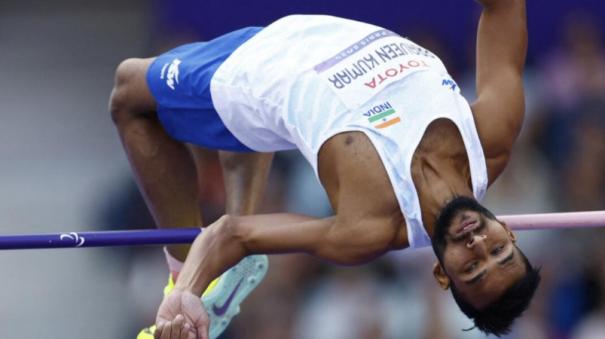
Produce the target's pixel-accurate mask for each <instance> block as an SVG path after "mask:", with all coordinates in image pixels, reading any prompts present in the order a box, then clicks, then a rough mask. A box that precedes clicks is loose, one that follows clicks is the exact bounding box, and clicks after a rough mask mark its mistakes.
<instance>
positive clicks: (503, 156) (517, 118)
mask: <svg viewBox="0 0 605 339" xmlns="http://www.w3.org/2000/svg"><path fill="white" fill-rule="evenodd" d="M478 1H479V2H480V3H481V4H482V5H483V12H482V13H481V18H480V20H479V27H478V31H477V100H476V102H474V103H473V104H472V110H473V114H474V117H475V121H476V123H477V129H478V132H479V137H480V139H481V143H482V145H483V150H484V152H485V157H486V159H487V168H488V175H489V182H490V184H491V183H492V182H493V181H494V180H495V179H496V178H497V177H498V176H499V175H500V173H501V172H502V171H503V170H504V167H505V166H506V163H507V162H508V159H509V156H510V153H511V150H512V146H513V143H514V142H515V139H516V138H517V136H518V134H519V131H520V129H521V125H522V122H523V116H524V112H525V98H524V94H523V80H522V74H523V67H524V64H525V55H526V53H527V25H526V15H525V0H478Z"/></svg>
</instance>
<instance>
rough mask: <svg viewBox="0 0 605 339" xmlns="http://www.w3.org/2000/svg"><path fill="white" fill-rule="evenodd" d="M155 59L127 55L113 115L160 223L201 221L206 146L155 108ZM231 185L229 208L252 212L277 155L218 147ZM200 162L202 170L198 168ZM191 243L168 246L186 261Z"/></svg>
mask: <svg viewBox="0 0 605 339" xmlns="http://www.w3.org/2000/svg"><path fill="white" fill-rule="evenodd" d="M152 61H153V59H128V60H126V61H124V62H122V63H121V64H120V66H119V67H118V69H117V71H116V82H115V87H114V89H113V91H112V95H111V99H110V110H111V114H112V118H113V120H114V122H115V125H116V127H117V129H118V132H119V134H120V138H121V140H122V144H123V145H124V149H125V150H126V153H127V155H128V158H129V160H130V164H131V166H132V168H133V171H134V174H135V178H136V180H137V184H138V186H139V189H140V190H141V192H142V194H143V196H144V198H145V201H146V203H147V206H148V208H149V209H150V211H151V213H152V215H153V218H154V220H155V223H156V225H157V226H158V227H160V228H165V227H166V228H168V227H193V226H202V216H201V212H200V208H199V199H198V198H199V196H198V194H199V193H198V187H199V185H196V183H197V180H198V175H197V173H204V166H205V162H204V152H208V151H204V150H203V149H202V148H200V147H196V146H191V145H189V146H186V145H185V144H183V143H181V142H178V141H176V140H174V139H172V138H171V137H170V136H169V135H168V134H167V133H166V132H165V131H164V129H163V128H162V126H161V124H160V122H159V120H158V118H157V115H156V113H155V107H156V103H155V100H154V99H153V96H152V95H151V93H150V91H149V89H148V87H147V83H146V79H145V75H146V72H147V68H148V67H149V65H150V64H151V62H152ZM219 158H220V161H221V165H222V168H223V176H224V181H225V188H226V193H227V194H226V196H227V201H226V211H227V213H229V214H251V213H253V212H254V211H255V210H256V209H257V208H258V206H259V205H260V203H261V201H262V194H263V192H264V187H265V183H266V179H267V174H268V171H269V168H270V164H271V160H272V154H265V153H236V152H226V151H221V152H219ZM196 167H197V170H196ZM188 250H189V246H188V245H173V246H169V247H168V251H169V253H170V254H171V255H172V256H173V257H175V258H176V259H179V260H181V261H184V259H185V258H186V256H187V252H188Z"/></svg>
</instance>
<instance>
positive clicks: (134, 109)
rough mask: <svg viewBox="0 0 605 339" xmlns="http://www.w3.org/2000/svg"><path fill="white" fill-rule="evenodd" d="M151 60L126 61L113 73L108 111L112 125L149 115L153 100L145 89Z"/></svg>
mask: <svg viewBox="0 0 605 339" xmlns="http://www.w3.org/2000/svg"><path fill="white" fill-rule="evenodd" d="M152 60H153V59H152V58H151V59H135V58H131V59H126V60H124V61H122V62H121V63H120V64H119V65H118V67H117V69H116V72H115V82H114V87H113V90H112V91H111V97H110V99H109V111H110V112H111V117H112V119H113V121H114V123H116V124H119V123H120V122H121V121H124V120H125V119H131V118H133V117H137V116H140V115H142V114H144V113H149V112H150V111H153V110H154V109H155V100H154V99H153V96H152V95H151V92H150V91H149V88H148V87H147V81H146V74H147V68H148V67H149V65H150V64H151V62H152Z"/></svg>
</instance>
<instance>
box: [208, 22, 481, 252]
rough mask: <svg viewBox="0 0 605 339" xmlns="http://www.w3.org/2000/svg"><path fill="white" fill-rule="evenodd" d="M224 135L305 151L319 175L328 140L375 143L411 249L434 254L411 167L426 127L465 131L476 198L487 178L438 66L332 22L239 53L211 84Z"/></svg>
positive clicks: (283, 30) (454, 91) (395, 43)
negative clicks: (350, 134) (447, 123)
mask: <svg viewBox="0 0 605 339" xmlns="http://www.w3.org/2000/svg"><path fill="white" fill-rule="evenodd" d="M211 94H212V101H213V104H214V107H215V108H216V111H217V112H218V114H219V115H220V117H221V119H222V120H223V122H224V124H225V126H227V128H228V129H229V130H230V131H231V132H232V133H233V135H235V137H236V138H237V139H238V140H240V141H241V142H242V143H243V144H245V145H246V146H247V147H249V148H250V149H252V150H256V151H262V152H267V151H278V150H285V149H293V148H298V149H299V150H300V151H301V152H302V154H303V155H304V156H305V158H306V159H307V160H308V161H309V163H310V164H311V166H312V167H313V169H314V170H315V173H316V174H317V156H318V152H319V149H320V147H321V146H322V144H323V143H324V142H325V141H326V140H327V139H329V138H330V137H332V136H334V135H336V134H338V133H342V132H346V131H360V132H363V133H364V134H365V135H367V136H368V138H369V139H370V140H371V142H372V144H373V145H374V147H375V148H376V150H377V152H378V154H379V156H380V159H381V161H382V163H383V164H384V167H385V169H386V172H387V174H388V176H389V180H390V182H391V184H392V186H393V190H394V192H395V195H396V197H397V200H398V203H399V206H400V208H401V211H402V213H403V215H404V217H405V220H406V224H407V233H408V239H409V243H410V247H412V248H417V247H423V246H429V245H430V244H431V241H430V238H429V236H428V234H427V232H426V230H425V228H424V225H423V223H422V218H421V210H420V202H419V199H418V193H417V191H416V188H415V186H414V183H413V181H412V175H411V161H412V156H413V154H414V151H415V150H416V148H417V146H418V144H419V143H420V140H421V138H422V136H423V134H424V132H425V130H426V129H427V127H428V125H429V124H430V123H431V122H432V121H434V120H435V119H439V118H446V119H449V120H451V121H452V122H453V123H455V125H456V126H457V127H458V129H459V131H460V134H461V135H462V139H463V141H464V145H465V147H466V151H467V154H468V159H469V164H470V169H471V177H472V186H473V193H474V195H475V197H476V198H477V199H481V198H482V197H483V195H484V193H485V190H486V187H487V170H486V164H485V158H484V155H483V150H482V148H481V143H480V140H479V136H478V134H477V130H476V127H475V123H474V120H473V116H472V113H471V110H470V107H469V105H468V103H467V101H466V100H465V99H464V98H463V97H462V96H461V95H460V93H459V89H458V87H457V85H456V83H455V82H454V81H453V80H452V79H451V78H450V76H449V75H448V73H447V70H446V68H445V66H444V65H443V63H442V62H441V60H439V58H438V57H437V56H435V55H434V54H433V53H431V52H430V51H428V50H426V49H424V48H422V47H421V46H419V45H417V44H415V43H413V42H412V41H410V40H408V39H406V38H403V37H401V36H399V35H397V34H396V33H393V32H392V31H389V30H386V29H384V28H381V27H378V26H374V25H371V24H366V23H362V22H357V21H353V20H347V19H342V18H337V17H331V16H322V15H294V16H288V17H285V18H282V19H280V20H278V21H276V22H274V23H272V24H271V25H269V26H267V27H266V28H264V29H263V30H261V31H260V32H258V33H257V34H256V35H255V36H254V37H252V38H251V39H250V40H248V41H246V42H245V43H244V44H242V45H241V46H240V47H238V48H237V49H236V50H235V51H234V52H233V53H232V54H231V55H230V56H229V57H228V58H227V59H226V60H225V61H224V63H223V64H222V65H221V66H220V67H219V68H218V69H217V71H216V73H215V74H214V76H213V78H212V81H211Z"/></svg>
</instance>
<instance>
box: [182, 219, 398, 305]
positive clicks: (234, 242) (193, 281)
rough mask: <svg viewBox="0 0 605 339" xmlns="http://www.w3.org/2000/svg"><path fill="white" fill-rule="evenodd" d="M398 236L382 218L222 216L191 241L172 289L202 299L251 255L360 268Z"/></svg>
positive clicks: (394, 228)
mask: <svg viewBox="0 0 605 339" xmlns="http://www.w3.org/2000/svg"><path fill="white" fill-rule="evenodd" d="M398 235H399V228H398V227H396V226H394V225H393V223H392V222H390V220H388V219H387V218H385V219H384V220H383V219H382V218H365V219H364V218H360V219H359V220H356V221H346V220H344V219H343V218H339V217H330V218H325V219H315V218H312V217H308V216H303V215H298V214H289V213H281V214H267V215H254V216H238V217H233V216H224V217H222V218H221V219H219V220H218V221H217V222H216V223H215V224H213V225H211V226H210V227H208V228H206V229H205V230H204V232H203V233H202V234H201V235H200V236H199V237H198V238H197V239H196V240H195V242H194V243H193V246H192V247H191V250H190V251H189V255H188V257H187V260H186V261H185V265H184V267H183V270H182V271H181V273H180V274H179V279H178V281H177V283H176V286H175V289H177V290H185V291H189V292H192V293H194V294H196V295H201V294H202V292H203V291H204V290H205V288H206V287H207V286H208V284H210V282H211V281H212V280H213V279H214V278H216V277H218V276H219V275H220V274H222V273H223V272H224V271H226V270H227V269H228V268H229V267H231V266H233V265H235V264H236V263H237V262H239V260H241V259H242V258H244V257H246V256H248V255H251V254H260V253H262V254H271V253H293V252H303V253H308V254H311V255H313V256H316V257H319V258H321V259H324V260H327V261H331V262H334V263H337V264H342V265H354V264H361V263H365V262H367V261H369V260H372V259H374V258H376V257H377V256H379V255H381V254H383V253H385V252H387V251H389V250H391V249H394V248H396V247H397V246H396V244H397V243H398V241H397V238H398Z"/></svg>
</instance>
